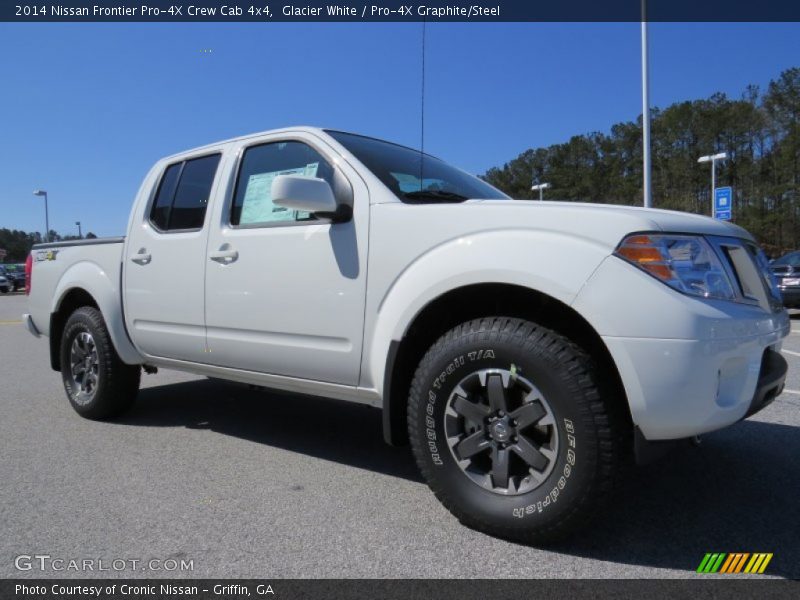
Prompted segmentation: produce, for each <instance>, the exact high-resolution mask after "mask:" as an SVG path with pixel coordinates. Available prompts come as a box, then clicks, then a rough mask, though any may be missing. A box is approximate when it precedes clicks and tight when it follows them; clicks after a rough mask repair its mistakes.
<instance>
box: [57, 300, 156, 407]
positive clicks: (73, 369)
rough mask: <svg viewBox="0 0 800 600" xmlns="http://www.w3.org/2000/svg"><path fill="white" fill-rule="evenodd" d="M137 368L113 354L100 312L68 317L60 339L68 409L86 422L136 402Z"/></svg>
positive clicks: (80, 312)
mask: <svg viewBox="0 0 800 600" xmlns="http://www.w3.org/2000/svg"><path fill="white" fill-rule="evenodd" d="M140 376H141V369H140V368H139V366H138V365H127V364H125V363H124V362H122V360H121V359H120V357H119V356H118V355H117V352H116V350H114V345H113V344H112V342H111V337H110V336H109V334H108V329H107V327H106V323H105V321H104V320H103V316H102V315H101V314H100V311H99V310H97V309H96V308H94V307H91V306H84V307H82V308H79V309H78V310H76V311H75V312H73V313H72V315H70V317H69V319H68V320H67V323H66V325H65V326H64V332H63V335H62V336H61V378H62V380H63V382H64V389H65V391H66V392H67V397H68V398H69V402H70V404H71V405H72V408H74V409H75V411H76V412H77V413H78V414H80V415H81V416H83V417H86V418H87V419H107V418H110V417H114V416H116V415H119V414H120V413H122V412H124V411H125V410H126V409H127V408H128V407H130V405H131V404H132V403H133V401H134V400H135V399H136V394H137V392H138V390H139V379H140Z"/></svg>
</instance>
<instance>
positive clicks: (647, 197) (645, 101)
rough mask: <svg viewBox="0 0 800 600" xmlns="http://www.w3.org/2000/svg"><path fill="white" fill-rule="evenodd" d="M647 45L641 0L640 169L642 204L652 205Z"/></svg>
mask: <svg viewBox="0 0 800 600" xmlns="http://www.w3.org/2000/svg"><path fill="white" fill-rule="evenodd" d="M648 54H649V53H648V47H647V0H642V162H643V164H642V170H643V173H644V190H643V191H644V194H643V195H644V206H645V208H650V207H651V206H653V191H652V189H651V183H650V74H649V72H648V71H649V66H650V65H649V62H650V60H649V56H648Z"/></svg>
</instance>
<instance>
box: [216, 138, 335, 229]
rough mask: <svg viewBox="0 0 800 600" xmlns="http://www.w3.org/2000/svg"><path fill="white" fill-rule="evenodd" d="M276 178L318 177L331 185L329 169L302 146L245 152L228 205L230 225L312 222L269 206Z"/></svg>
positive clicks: (286, 144)
mask: <svg viewBox="0 0 800 600" xmlns="http://www.w3.org/2000/svg"><path fill="white" fill-rule="evenodd" d="M278 175H302V176H305V177H318V178H320V179H324V180H325V181H327V182H328V183H329V184H331V186H332V185H333V167H332V166H331V165H330V163H328V161H326V160H325V159H324V158H323V156H322V155H321V154H320V153H319V152H317V151H316V150H314V149H313V148H312V147H311V146H309V145H307V144H304V143H303V142H296V141H287V142H273V143H269V144H261V145H259V146H252V147H250V148H248V149H247V150H245V153H244V156H243V157H242V164H241V166H240V168H239V176H238V179H237V181H236V191H235V193H234V197H233V203H232V205H231V225H267V224H270V223H281V222H297V221H314V220H316V217H315V216H314V215H312V214H311V213H308V212H304V211H297V210H290V209H288V208H284V207H282V206H276V205H275V204H274V203H273V202H272V181H273V180H274V179H275V177H277V176H278Z"/></svg>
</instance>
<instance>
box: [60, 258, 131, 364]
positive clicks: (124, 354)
mask: <svg viewBox="0 0 800 600" xmlns="http://www.w3.org/2000/svg"><path fill="white" fill-rule="evenodd" d="M119 284H120V282H117V283H116V285H115V284H114V282H112V281H111V279H110V278H109V277H108V274H107V273H106V271H105V270H104V269H103V268H102V267H101V266H100V265H98V264H97V263H94V262H91V261H81V262H79V263H76V264H74V265H72V266H71V267H70V268H69V269H67V270H66V271H65V272H64V273H63V274H62V275H61V278H60V279H59V281H58V283H57V284H56V289H55V293H54V294H53V298H54V300H53V304H52V306H51V307H50V314H51V315H52V314H54V313H56V312H58V311H59V309H60V308H61V304H62V302H63V301H64V298H65V297H66V296H67V294H69V293H70V292H72V291H74V290H78V289H79V290H83V291H84V292H86V293H87V294H89V295H90V296H91V297H92V298H94V300H95V302H96V303H97V306H98V308H99V309H100V313H101V314H102V315H103V319H104V320H105V322H106V325H107V326H108V333H109V335H110V337H111V341H112V343H113V344H114V348H115V349H116V351H117V354H119V357H120V358H121V359H122V361H123V362H125V363H127V364H129V365H136V364H142V363H144V358H143V357H142V355H141V354H139V352H138V350H136V348H135V347H134V346H133V343H132V342H131V340H130V338H129V337H128V332H127V329H126V328H125V320H124V318H123V315H122V310H123V309H122V297H121V295H120V288H119ZM51 336H52V332H51Z"/></svg>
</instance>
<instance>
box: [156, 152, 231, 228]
mask: <svg viewBox="0 0 800 600" xmlns="http://www.w3.org/2000/svg"><path fill="white" fill-rule="evenodd" d="M219 159H220V155H219V154H212V155H210V156H203V157H201V158H195V159H192V160H187V161H184V162H180V163H175V164H173V165H170V166H169V167H167V169H166V171H164V176H163V177H162V178H161V183H160V184H159V186H158V192H157V193H156V198H155V200H154V202H153V208H152V209H151V211H150V221H151V222H152V223H153V225H155V226H156V227H157V228H158V229H160V230H162V231H172V230H179V229H200V228H201V227H203V220H204V219H205V215H206V208H207V206H208V199H209V197H210V196H211V186H212V184H213V183H214V176H215V175H216V172H217V166H218V165H219Z"/></svg>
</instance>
